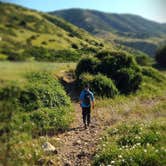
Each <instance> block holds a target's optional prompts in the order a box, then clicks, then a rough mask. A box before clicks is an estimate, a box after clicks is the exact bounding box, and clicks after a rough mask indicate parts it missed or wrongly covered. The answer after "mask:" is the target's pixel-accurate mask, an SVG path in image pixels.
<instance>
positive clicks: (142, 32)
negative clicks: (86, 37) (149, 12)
mask: <svg viewBox="0 0 166 166" xmlns="http://www.w3.org/2000/svg"><path fill="white" fill-rule="evenodd" d="M53 13H54V14H56V15H59V16H61V17H62V18H64V19H66V20H68V21H70V22H72V23H73V24H75V25H77V26H79V27H81V28H84V29H86V30H87V31H89V32H91V33H93V34H96V33H100V31H101V30H102V31H110V32H113V33H117V34H120V35H124V36H131V37H138V38H139V37H140V38H144V37H152V36H161V35H162V34H163V33H166V29H165V26H164V25H162V24H159V23H156V22H153V21H149V20H147V19H144V18H143V17H140V16H137V15H130V14H110V13H104V12H100V11H95V10H81V9H69V10H61V11H57V12H52V14H53Z"/></svg>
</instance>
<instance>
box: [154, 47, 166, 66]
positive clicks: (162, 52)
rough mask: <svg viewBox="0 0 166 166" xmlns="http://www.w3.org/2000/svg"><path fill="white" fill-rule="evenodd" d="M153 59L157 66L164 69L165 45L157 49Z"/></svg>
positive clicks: (165, 64)
mask: <svg viewBox="0 0 166 166" xmlns="http://www.w3.org/2000/svg"><path fill="white" fill-rule="evenodd" d="M155 58H156V61H157V62H158V64H159V65H161V66H162V67H166V45H165V46H163V47H161V48H159V49H158V51H157V53H156V56H155Z"/></svg>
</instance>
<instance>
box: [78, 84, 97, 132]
mask: <svg viewBox="0 0 166 166" xmlns="http://www.w3.org/2000/svg"><path fill="white" fill-rule="evenodd" d="M80 106H81V107H82V118H83V123H84V127H85V129H87V126H89V124H90V118H91V106H92V109H94V95H93V93H92V92H91V91H90V90H89V84H87V85H85V88H84V90H82V92H81V94H80Z"/></svg>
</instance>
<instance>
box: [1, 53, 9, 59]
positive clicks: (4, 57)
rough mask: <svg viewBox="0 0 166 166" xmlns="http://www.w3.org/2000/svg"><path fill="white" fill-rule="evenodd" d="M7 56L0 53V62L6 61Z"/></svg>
mask: <svg viewBox="0 0 166 166" xmlns="http://www.w3.org/2000/svg"><path fill="white" fill-rule="evenodd" d="M7 58H8V56H7V55H5V54H1V53H0V61H4V60H7Z"/></svg>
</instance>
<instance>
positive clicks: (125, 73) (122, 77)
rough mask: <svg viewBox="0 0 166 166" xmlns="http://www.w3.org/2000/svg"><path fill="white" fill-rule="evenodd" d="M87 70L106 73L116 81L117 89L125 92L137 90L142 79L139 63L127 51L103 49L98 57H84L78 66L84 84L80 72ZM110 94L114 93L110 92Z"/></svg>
mask: <svg viewBox="0 0 166 166" xmlns="http://www.w3.org/2000/svg"><path fill="white" fill-rule="evenodd" d="M85 66H86V67H85ZM86 72H88V73H90V74H97V73H102V74H103V75H106V76H107V77H108V78H109V79H110V81H111V79H112V80H113V81H114V83H115V85H116V87H117V89H118V90H119V91H120V92H121V93H124V94H129V93H131V92H135V91H136V90H137V89H138V88H139V86H140V84H141V81H142V74H141V69H140V67H139V65H137V63H136V62H135V60H134V58H133V57H132V56H131V55H128V54H127V53H125V52H110V51H103V52H99V53H98V54H96V57H88V58H87V59H85V58H84V59H82V60H81V61H80V62H79V63H78V65H77V68H76V76H77V79H78V82H79V81H80V84H82V83H81V79H79V77H80V74H81V73H86ZM112 84H113V83H112ZM112 84H110V86H112ZM107 96H108V95H107ZM110 96H112V95H111V94H110Z"/></svg>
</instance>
